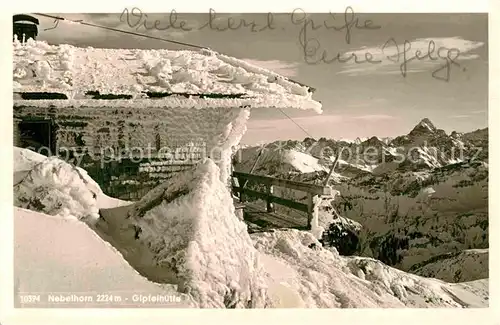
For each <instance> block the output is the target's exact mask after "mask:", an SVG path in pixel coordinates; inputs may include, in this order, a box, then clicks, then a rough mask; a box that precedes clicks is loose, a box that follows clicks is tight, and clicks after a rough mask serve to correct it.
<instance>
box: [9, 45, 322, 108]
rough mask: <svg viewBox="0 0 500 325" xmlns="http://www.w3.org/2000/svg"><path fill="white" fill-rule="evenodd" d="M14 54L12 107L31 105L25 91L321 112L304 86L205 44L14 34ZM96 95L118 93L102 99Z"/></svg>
mask: <svg viewBox="0 0 500 325" xmlns="http://www.w3.org/2000/svg"><path fill="white" fill-rule="evenodd" d="M13 54H14V59H13V61H14V70H13V72H14V77H13V78H14V79H13V81H14V100H15V102H14V105H15V106H21V105H29V106H32V105H33V101H31V100H29V101H28V100H27V99H26V97H25V95H23V94H25V93H34V92H36V93H40V92H46V93H57V94H64V95H63V98H62V99H66V97H67V99H66V100H60V99H46V100H41V101H40V100H39V101H37V104H36V106H38V107H44V106H55V107H67V106H68V104H70V105H71V106H72V107H79V106H85V107H102V106H119V107H137V108H140V107H145V106H147V107H153V108H154V107H157V108H168V107H176V108H183V107H185V108H189V107H196V108H204V107H228V106H229V107H241V106H248V107H281V108H284V107H290V108H298V109H313V110H315V111H316V112H318V113H321V104H320V103H319V102H317V101H314V100H313V99H312V90H311V88H309V87H307V86H304V85H301V84H299V83H297V82H294V81H291V80H288V79H287V78H285V77H283V76H280V75H278V74H276V73H274V72H272V71H269V70H266V69H263V68H259V67H257V66H254V65H251V64H249V63H247V62H244V61H242V60H239V59H235V58H232V57H229V56H226V55H222V54H219V53H216V52H213V51H209V50H202V51H170V50H140V49H101V48H98V49H97V48H91V47H87V48H79V47H74V46H71V45H65V44H61V45H49V44H47V43H45V42H41V41H33V40H31V39H30V40H29V41H28V42H27V43H25V44H21V43H20V42H18V41H14V53H13ZM96 94H99V95H115V96H116V95H119V96H118V97H117V98H116V99H115V100H113V101H103V100H100V99H95V98H99V97H96V96H95V95H96ZM120 96H121V97H122V98H119V97H120ZM152 99H154V100H152Z"/></svg>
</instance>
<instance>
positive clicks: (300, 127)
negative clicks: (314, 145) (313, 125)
mask: <svg viewBox="0 0 500 325" xmlns="http://www.w3.org/2000/svg"><path fill="white" fill-rule="evenodd" d="M276 109H277V110H279V111H280V112H281V113H283V115H285V116H286V117H287V118H288V119H289V120H290V121H292V122H293V124H295V125H297V126H298V127H299V129H301V130H302V131H303V132H304V133H305V134H306V135H307V136H308V137H310V138H312V139H314V137H313V136H312V135H310V134H309V133H308V132H307V131H306V130H305V129H304V128H303V127H302V126H300V125H299V124H298V123H297V122H295V121H294V120H293V119H292V118H291V117H290V116H288V114H286V113H285V112H283V110H282V109H281V108H279V107H276Z"/></svg>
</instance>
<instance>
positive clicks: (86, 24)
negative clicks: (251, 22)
mask: <svg viewBox="0 0 500 325" xmlns="http://www.w3.org/2000/svg"><path fill="white" fill-rule="evenodd" d="M33 14H34V15H38V16H42V17H47V18H53V19H56V20H57V21H59V20H64V21H69V22H72V23H76V24H81V25H85V26H91V27H96V28H101V29H106V30H110V31H114V32H118V33H124V34H129V35H134V36H141V37H145V38H150V39H154V40H158V41H163V42H168V43H173V44H178V45H184V46H189V47H194V48H197V49H209V48H208V47H205V46H200V45H196V44H190V43H185V42H180V41H172V40H169V39H166V38H161V37H156V36H150V35H146V34H141V33H135V32H131V31H127V30H123V29H117V28H112V27H107V26H102V25H97V24H92V23H87V22H85V21H83V20H72V19H68V18H64V17H58V16H53V15H48V14H42V13H33ZM55 27H57V25H56V26H55ZM55 27H54V28H55Z"/></svg>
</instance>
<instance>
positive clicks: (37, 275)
mask: <svg viewBox="0 0 500 325" xmlns="http://www.w3.org/2000/svg"><path fill="white" fill-rule="evenodd" d="M14 243H15V245H14V275H15V290H16V292H18V293H28V294H35V293H36V294H40V296H41V301H40V302H37V303H36V305H30V306H32V307H33V306H36V307H40V308H43V307H50V306H52V307H64V306H67V307H71V306H74V307H81V306H82V304H83V303H68V304H62V303H53V302H49V301H48V300H47V297H48V294H54V295H59V294H62V295H71V294H75V295H91V296H93V297H94V301H93V303H86V304H85V307H99V306H103V303H102V302H101V303H99V302H97V294H110V295H115V296H120V297H121V298H122V301H121V302H106V303H105V304H104V305H106V306H111V307H112V306H115V307H117V306H124V307H134V306H137V307H139V306H141V307H149V306H153V305H155V304H153V303H148V304H141V303H138V302H134V301H133V295H134V294H142V295H146V296H147V295H149V294H151V295H157V294H160V295H176V296H177V297H181V298H182V302H180V303H179V302H175V303H162V304H156V306H157V307H163V308H165V307H174V308H178V307H189V306H195V304H194V303H192V302H191V301H190V300H189V299H188V297H187V296H183V295H181V294H179V293H177V292H176V291H175V288H172V287H168V286H161V285H159V284H155V283H152V282H150V281H147V280H146V279H145V278H143V277H142V276H140V275H139V274H138V273H137V271H135V270H134V269H133V268H132V267H130V265H129V264H127V262H125V260H124V259H123V258H122V256H121V255H120V254H119V253H118V252H117V251H116V250H115V249H114V248H113V247H112V246H111V245H109V244H107V243H106V242H104V241H103V240H102V239H100V238H99V236H97V235H96V234H95V233H94V232H93V231H92V230H91V229H90V228H89V227H87V225H86V224H84V223H82V222H80V221H77V220H67V219H62V218H58V217H52V216H48V215H45V214H42V213H37V212H33V211H30V210H25V209H21V208H14ZM125 299H128V301H125ZM18 306H21V305H18Z"/></svg>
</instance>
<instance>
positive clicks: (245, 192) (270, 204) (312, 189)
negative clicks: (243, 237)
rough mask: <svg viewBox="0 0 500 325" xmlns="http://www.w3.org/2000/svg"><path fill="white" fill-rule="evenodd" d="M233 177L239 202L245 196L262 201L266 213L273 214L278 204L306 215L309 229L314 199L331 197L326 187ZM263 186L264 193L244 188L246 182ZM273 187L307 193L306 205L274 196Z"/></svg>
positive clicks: (239, 175)
mask: <svg viewBox="0 0 500 325" xmlns="http://www.w3.org/2000/svg"><path fill="white" fill-rule="evenodd" d="M233 177H234V178H236V179H237V180H238V181H237V183H235V184H233V191H234V192H235V193H237V194H238V196H239V199H240V202H245V196H249V197H253V198H257V199H262V200H265V201H266V211H267V212H269V213H273V212H274V204H279V205H282V206H285V207H288V208H291V209H294V210H298V211H302V212H306V213H307V227H308V228H311V220H312V215H313V209H314V197H315V196H322V195H331V189H330V188H329V187H326V186H322V185H316V184H308V183H301V182H296V181H290V180H286V179H280V178H275V177H269V176H262V175H255V174H247V173H240V172H233ZM248 181H250V182H252V183H254V184H260V185H264V186H265V188H266V191H265V192H260V191H256V190H251V189H248V188H246V184H247V182H248ZM274 187H282V188H287V189H293V190H296V191H301V192H305V193H307V204H305V203H301V202H297V201H294V200H290V199H285V198H281V197H278V196H275V195H274Z"/></svg>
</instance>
